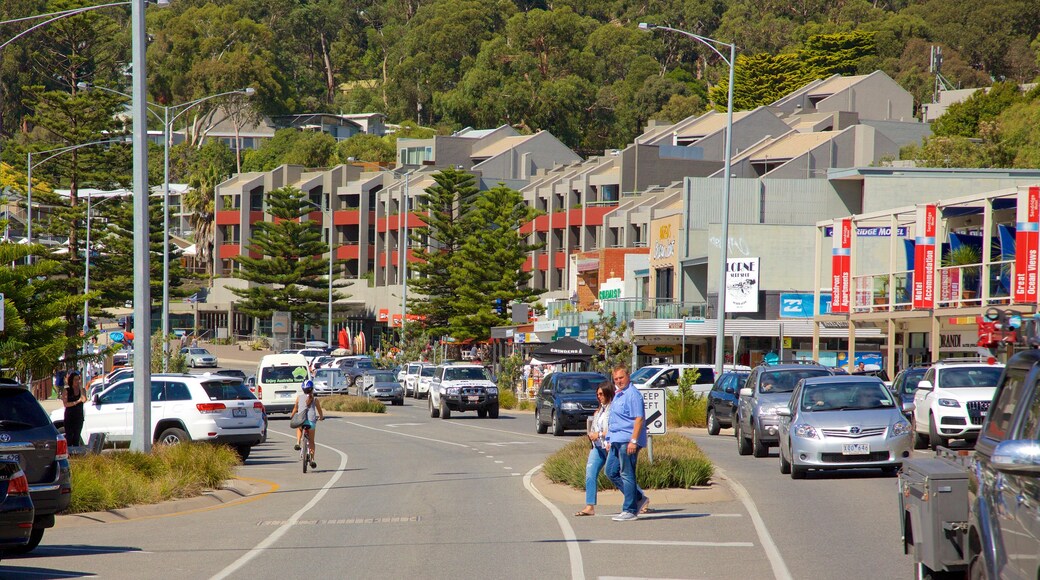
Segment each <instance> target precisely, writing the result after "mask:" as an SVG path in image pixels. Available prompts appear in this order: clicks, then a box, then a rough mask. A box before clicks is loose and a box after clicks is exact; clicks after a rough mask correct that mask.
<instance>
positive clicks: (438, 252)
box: [408, 168, 477, 336]
mask: <svg viewBox="0 0 1040 580" xmlns="http://www.w3.org/2000/svg"><path fill="white" fill-rule="evenodd" d="M433 179H434V181H436V182H437V184H436V185H431V186H430V187H428V188H426V191H425V192H423V193H421V194H419V195H418V196H417V201H418V207H416V210H417V213H418V217H419V219H420V220H421V221H422V222H423V223H424V224H425V225H423V226H422V227H419V228H415V231H414V232H413V234H412V239H413V240H415V241H417V242H420V243H425V245H424V247H422V248H420V249H418V250H415V257H416V258H417V261H416V262H414V263H413V264H412V265H411V270H412V271H414V272H415V273H416V275H417V277H416V278H414V279H412V280H410V281H409V285H410V286H411V287H412V288H413V289H414V290H415V292H416V294H418V295H419V297H418V298H412V299H411V300H410V303H411V304H410V305H409V307H408V310H409V312H412V313H413V314H416V315H418V316H420V317H422V318H423V325H424V326H425V327H426V328H427V329H429V330H430V331H431V334H432V335H433V336H437V335H439V334H442V333H443V332H444V331H446V330H447V329H448V326H449V320H450V319H451V317H452V316H454V315H455V313H456V312H457V310H456V306H457V292H456V287H455V286H454V285H453V283H452V279H451V271H452V263H453V261H454V260H455V259H456V256H455V255H456V253H457V252H458V251H459V248H460V247H461V246H462V243H463V241H464V240H465V238H466V235H467V234H468V233H469V232H468V231H467V228H468V227H470V225H471V223H472V222H468V221H467V220H466V216H468V215H469V212H470V209H471V208H472V207H473V203H474V201H475V200H476V197H477V179H476V177H474V176H473V175H472V174H470V173H466V172H465V171H461V170H457V169H451V168H450V169H445V170H443V171H441V172H439V173H435V174H434V175H433Z"/></svg>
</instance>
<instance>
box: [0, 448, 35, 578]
mask: <svg viewBox="0 0 1040 580" xmlns="http://www.w3.org/2000/svg"><path fill="white" fill-rule="evenodd" d="M35 513H36V512H35V510H34V509H33V503H32V498H31V497H30V496H29V480H28V479H27V478H26V477H25V472H24V471H22V466H21V465H19V463H18V460H16V459H6V458H3V459H0V557H2V556H3V555H4V552H5V551H6V550H12V551H13V550H18V549H22V548H23V547H24V546H26V545H27V544H28V543H29V540H30V538H31V536H32V530H33V517H34V514H35Z"/></svg>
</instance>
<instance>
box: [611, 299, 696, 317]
mask: <svg viewBox="0 0 1040 580" xmlns="http://www.w3.org/2000/svg"><path fill="white" fill-rule="evenodd" d="M600 305H601V306H602V307H603V315H604V316H607V317H609V316H611V315H615V316H617V319H618V321H619V322H626V321H629V320H632V319H634V318H689V317H697V316H700V317H703V316H705V314H706V313H707V306H706V304H705V303H703V302H674V301H672V300H670V299H664V298H660V299H658V298H608V299H606V300H601V301H600Z"/></svg>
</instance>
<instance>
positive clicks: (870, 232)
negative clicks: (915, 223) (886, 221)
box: [823, 226, 908, 238]
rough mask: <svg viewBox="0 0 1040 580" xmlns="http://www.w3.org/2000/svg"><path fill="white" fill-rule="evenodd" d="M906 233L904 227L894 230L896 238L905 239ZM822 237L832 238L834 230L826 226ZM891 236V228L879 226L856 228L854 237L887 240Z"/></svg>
mask: <svg viewBox="0 0 1040 580" xmlns="http://www.w3.org/2000/svg"><path fill="white" fill-rule="evenodd" d="M907 233H908V230H907V227H906V226H899V227H898V228H896V237H899V238H905V237H906V234H907ZM823 235H824V237H828V238H829V237H831V236H833V235H834V228H833V227H831V226H827V227H825V228H823ZM891 235H892V228H890V227H888V226H880V227H872V228H867V227H860V228H856V237H857V238H887V237H889V236H891Z"/></svg>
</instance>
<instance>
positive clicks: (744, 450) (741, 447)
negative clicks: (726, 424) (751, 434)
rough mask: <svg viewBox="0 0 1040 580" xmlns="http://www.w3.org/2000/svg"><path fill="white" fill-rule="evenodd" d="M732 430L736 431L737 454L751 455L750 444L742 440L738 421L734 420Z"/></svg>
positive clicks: (742, 432)
mask: <svg viewBox="0 0 1040 580" xmlns="http://www.w3.org/2000/svg"><path fill="white" fill-rule="evenodd" d="M733 428H734V429H735V430H736V431H737V454H738V455H751V442H750V441H748V440H747V439H745V438H744V429H743V428H742V427H741V426H740V419H737V420H736V422H735V423H734V427H733Z"/></svg>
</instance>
